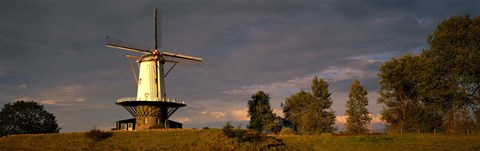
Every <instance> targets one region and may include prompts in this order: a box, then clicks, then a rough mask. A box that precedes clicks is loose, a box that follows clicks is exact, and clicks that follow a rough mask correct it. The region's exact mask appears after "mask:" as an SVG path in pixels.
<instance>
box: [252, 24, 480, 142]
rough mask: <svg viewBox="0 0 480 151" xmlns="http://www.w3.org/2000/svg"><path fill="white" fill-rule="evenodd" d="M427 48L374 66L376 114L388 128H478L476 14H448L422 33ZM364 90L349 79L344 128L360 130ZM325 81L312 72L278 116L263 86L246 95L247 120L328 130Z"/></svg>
mask: <svg viewBox="0 0 480 151" xmlns="http://www.w3.org/2000/svg"><path fill="white" fill-rule="evenodd" d="M427 42H428V44H429V48H427V49H424V50H423V51H422V52H421V53H419V54H410V55H404V56H400V57H395V58H392V59H391V60H388V61H386V62H384V63H383V64H382V65H381V66H380V68H379V73H378V77H379V82H378V84H379V86H380V87H379V90H378V94H379V95H380V96H379V98H378V100H377V103H379V104H383V110H382V111H381V113H380V114H381V119H382V120H383V121H384V122H385V123H386V128H387V130H388V131H390V132H399V133H403V132H446V133H454V134H458V133H472V132H480V63H479V62H480V17H475V18H470V16H469V15H463V16H454V17H451V18H449V19H447V20H444V21H442V22H441V23H440V24H439V25H438V26H437V28H436V29H435V30H434V31H433V33H432V34H430V35H428V37H427ZM366 95H367V91H366V90H365V88H364V87H363V86H361V85H360V82H359V81H357V80H355V81H353V82H352V85H351V87H350V93H349V96H348V101H347V104H346V105H345V113H346V116H347V122H346V124H345V127H346V130H347V131H348V132H351V133H365V132H367V131H368V129H367V125H368V124H369V123H370V121H371V120H372V118H371V117H370V116H369V115H370V114H369V111H368V110H367V108H366V106H367V105H368V98H367V97H366ZM330 96H331V93H330V92H329V91H328V83H327V82H326V81H325V80H324V79H321V78H318V77H314V78H313V80H312V85H311V92H306V91H304V90H301V91H300V92H298V93H296V94H294V95H291V96H290V97H288V98H286V99H285V102H284V103H282V104H281V106H282V109H283V114H284V118H280V117H279V116H277V115H275V114H274V113H272V110H271V108H270V104H269V99H270V97H269V96H268V94H266V93H265V92H263V91H259V92H257V93H256V94H254V95H253V96H252V98H251V100H249V101H248V113H249V114H248V115H249V117H250V124H249V125H248V126H247V127H248V128H250V129H254V130H256V131H259V132H267V133H269V132H278V131H280V130H281V129H282V128H283V127H288V128H291V129H293V130H295V131H296V132H297V133H300V134H312V133H332V132H334V131H335V130H336V128H335V127H334V124H335V113H334V111H333V110H332V109H331V105H332V99H331V97H330Z"/></svg>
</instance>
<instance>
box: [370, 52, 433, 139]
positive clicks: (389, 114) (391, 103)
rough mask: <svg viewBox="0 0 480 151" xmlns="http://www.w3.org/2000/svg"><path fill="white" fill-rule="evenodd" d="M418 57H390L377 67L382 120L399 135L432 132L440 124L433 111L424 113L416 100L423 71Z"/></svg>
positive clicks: (420, 103) (423, 108) (421, 62)
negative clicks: (398, 132)
mask: <svg viewBox="0 0 480 151" xmlns="http://www.w3.org/2000/svg"><path fill="white" fill-rule="evenodd" d="M424 70H425V69H424V62H423V58H422V56H420V55H404V56H402V57H398V58H393V59H392V60H390V61H387V62H385V63H383V64H382V65H381V66H380V72H379V74H378V76H379V78H380V82H379V84H380V89H379V91H378V94H379V95H380V97H379V98H378V100H377V102H378V103H383V104H384V109H383V110H382V111H381V114H382V120H384V121H386V122H387V126H388V128H389V129H391V130H394V131H395V130H397V131H400V132H414V131H415V132H417V131H418V130H421V131H423V132H425V131H433V130H434V129H435V128H437V127H439V126H440V125H441V117H440V116H439V115H438V113H436V112H426V108H425V107H424V106H423V105H422V102H421V100H420V99H419V94H418V90H419V89H420V88H419V83H420V81H421V79H420V78H419V77H420V75H421V74H422V71H424Z"/></svg>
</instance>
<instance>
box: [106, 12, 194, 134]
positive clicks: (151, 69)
mask: <svg viewBox="0 0 480 151" xmlns="http://www.w3.org/2000/svg"><path fill="white" fill-rule="evenodd" d="M154 16H155V17H154V29H155V30H154V33H155V34H154V48H153V49H145V48H141V47H138V46H135V45H133V44H129V43H125V42H122V41H119V40H114V39H112V38H109V37H107V41H106V46H107V47H111V48H116V49H121V50H127V51H133V52H137V53H141V54H142V55H141V56H130V55H127V57H128V58H129V59H130V58H134V59H137V63H138V68H139V72H138V73H139V74H138V75H139V76H138V79H137V76H136V74H135V71H133V65H132V72H133V75H134V77H135V81H136V83H137V85H138V89H137V96H136V97H127V98H121V99H118V100H117V103H116V104H117V105H121V106H123V107H124V108H125V109H126V110H127V111H128V112H129V113H130V114H132V115H133V116H134V117H135V124H134V129H136V130H146V129H149V128H152V127H156V128H167V127H168V124H167V121H168V118H169V117H170V116H171V115H172V114H173V113H174V112H175V111H177V109H178V108H180V107H184V106H186V104H185V103H184V102H183V101H182V100H178V99H173V98H167V95H166V92H165V77H166V76H167V75H168V73H169V72H170V71H171V70H172V69H173V67H175V65H177V64H186V65H195V64H198V63H200V62H202V61H203V59H202V58H199V57H193V56H187V55H181V54H175V53H170V52H161V51H159V50H158V48H159V46H161V39H160V44H158V36H160V38H161V25H162V23H161V21H162V20H161V14H160V15H159V12H158V11H157V9H155V10H154ZM157 21H160V24H157ZM157 26H160V32H158V33H159V34H157ZM165 63H173V65H172V66H171V67H170V69H169V70H168V71H167V73H165V71H164V65H165Z"/></svg>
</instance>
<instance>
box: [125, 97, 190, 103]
mask: <svg viewBox="0 0 480 151" xmlns="http://www.w3.org/2000/svg"><path fill="white" fill-rule="evenodd" d="M131 101H159V102H171V103H180V104H185V102H184V101H183V100H180V99H174V98H143V97H125V98H120V99H117V102H131Z"/></svg>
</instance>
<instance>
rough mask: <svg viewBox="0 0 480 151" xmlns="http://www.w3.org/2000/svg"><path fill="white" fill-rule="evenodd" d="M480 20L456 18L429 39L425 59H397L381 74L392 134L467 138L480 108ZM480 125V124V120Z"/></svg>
mask: <svg viewBox="0 0 480 151" xmlns="http://www.w3.org/2000/svg"><path fill="white" fill-rule="evenodd" d="M478 35H480V17H475V18H470V16H468V15H464V16H454V17H451V18H449V19H447V20H444V21H443V22H441V23H440V25H438V26H437V28H436V29H435V31H434V32H433V33H432V34H431V35H429V36H428V38H427V41H428V44H429V48H428V49H425V50H424V51H423V52H422V53H421V54H420V55H407V56H403V57H400V58H393V59H392V60H390V61H387V62H385V63H384V64H383V65H382V66H381V68H380V73H379V77H380V79H381V80H380V82H379V84H380V90H379V94H380V98H379V100H378V103H383V104H384V105H385V109H384V110H383V111H382V118H383V119H384V120H385V121H386V122H387V123H388V125H389V126H390V128H397V129H400V130H405V131H407V132H409V131H417V130H418V131H420V130H421V131H426V132H429V131H433V130H434V129H435V130H444V131H446V132H448V133H464V132H465V130H466V129H472V128H474V127H475V121H477V122H478V119H479V118H478V117H477V116H478V115H476V114H475V113H474V111H475V110H476V109H477V108H479V106H480V70H479V69H480V64H479V63H478V62H479V61H480V43H479V41H480V36H478ZM475 119H477V120H475ZM479 130H480V129H479Z"/></svg>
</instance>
